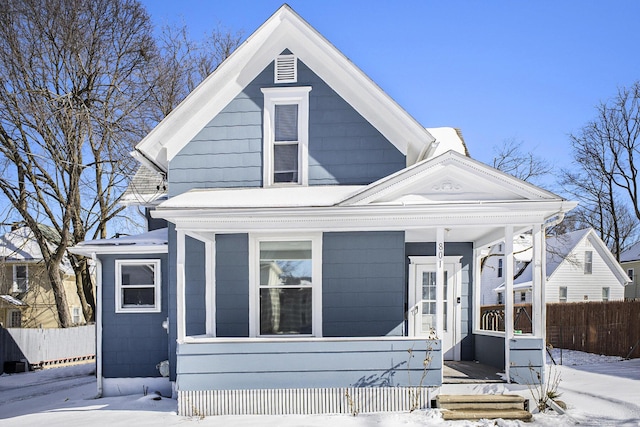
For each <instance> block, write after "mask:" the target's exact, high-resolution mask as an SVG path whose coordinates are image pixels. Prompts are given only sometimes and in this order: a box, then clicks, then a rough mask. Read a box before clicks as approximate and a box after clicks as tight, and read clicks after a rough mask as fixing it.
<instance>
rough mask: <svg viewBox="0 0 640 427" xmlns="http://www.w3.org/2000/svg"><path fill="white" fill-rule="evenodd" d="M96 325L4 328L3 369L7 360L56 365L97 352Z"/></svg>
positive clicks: (0, 340)
mask: <svg viewBox="0 0 640 427" xmlns="http://www.w3.org/2000/svg"><path fill="white" fill-rule="evenodd" d="M95 330H96V329H95V325H88V326H78V327H75V328H64V329H31V328H9V329H4V328H0V372H2V371H3V370H4V365H5V362H21V361H25V360H26V361H27V363H29V365H40V366H46V365H56V364H59V363H64V362H73V361H79V360H87V359H91V358H94V357H95V354H96V333H95Z"/></svg>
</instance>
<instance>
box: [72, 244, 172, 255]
mask: <svg viewBox="0 0 640 427" xmlns="http://www.w3.org/2000/svg"><path fill="white" fill-rule="evenodd" d="M68 250H69V252H71V253H74V254H78V255H84V256H86V257H91V255H92V254H100V255H120V254H123V255H124V254H126V255H133V254H136V255H152V254H166V253H169V247H168V245H115V244H114V245H81V246H74V247H72V248H69V249H68Z"/></svg>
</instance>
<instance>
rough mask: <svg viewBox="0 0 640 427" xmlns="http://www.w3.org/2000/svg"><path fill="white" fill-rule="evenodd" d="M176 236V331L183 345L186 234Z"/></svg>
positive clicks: (178, 233) (180, 232) (177, 232)
mask: <svg viewBox="0 0 640 427" xmlns="http://www.w3.org/2000/svg"><path fill="white" fill-rule="evenodd" d="M176 234H177V236H176V300H177V307H176V331H177V340H178V343H183V342H184V337H185V335H186V330H187V327H186V319H185V311H186V309H185V283H184V282H185V275H184V260H185V233H184V231H182V230H177V231H176Z"/></svg>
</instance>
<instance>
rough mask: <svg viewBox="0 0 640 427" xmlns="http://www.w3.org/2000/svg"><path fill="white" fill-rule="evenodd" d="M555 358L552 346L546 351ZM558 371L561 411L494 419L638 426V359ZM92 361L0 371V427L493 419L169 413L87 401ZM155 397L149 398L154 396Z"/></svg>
mask: <svg viewBox="0 0 640 427" xmlns="http://www.w3.org/2000/svg"><path fill="white" fill-rule="evenodd" d="M552 354H553V358H554V359H555V360H556V361H557V362H558V363H559V362H560V353H559V350H554V351H553V353H552ZM562 361H563V363H564V364H563V365H562V366H556V367H554V369H556V370H558V372H559V373H560V377H561V381H560V386H559V392H560V393H561V394H562V396H561V400H563V401H565V402H566V403H567V405H568V411H567V413H566V414H565V415H557V414H554V413H546V414H536V415H535V416H534V422H533V423H521V422H519V421H501V420H500V421H498V422H497V425H499V426H520V425H535V426H549V427H551V426H553V427H555V426H564V425H576V424H578V423H579V424H580V425H583V426H584V425H587V426H640V359H635V360H627V361H624V360H620V359H619V358H614V357H605V356H597V355H590V354H586V353H580V352H575V351H569V350H564V351H563V354H562ZM93 374H94V371H93V365H81V366H74V367H66V368H56V369H50V370H45V371H40V372H30V373H23V374H13V375H6V374H5V375H2V376H0V425H2V426H30V425H46V426H47V427H54V426H69V425H110V426H118V425H122V426H129V425H136V426H158V425H162V426H174V425H175V426H178V425H180V426H182V425H202V426H258V425H259V426H267V427H270V426H279V427H280V426H284V427H293V426H307V427H316V426H317V427H320V426H327V425H331V426H332V427H365V426H367V427H369V426H407V427H411V426H459V427H462V426H489V425H494V423H493V421H484V420H483V421H479V422H471V421H456V422H446V421H443V420H442V418H441V417H440V414H439V412H438V411H437V410H426V411H416V412H414V413H411V414H408V413H395V414H360V415H358V416H356V417H352V416H348V415H309V416H297V415H296V416H294V415H291V416H233V417H231V416H224V417H206V418H204V419H199V418H185V417H178V416H177V415H176V413H175V411H176V402H175V400H172V399H168V398H161V399H160V400H154V397H156V396H154V395H148V396H144V395H143V393H142V390H141V391H140V395H137V396H124V397H110V398H102V399H95V398H94V397H95V393H96V381H95V378H94V376H93ZM451 387H452V389H451V390H449V391H454V392H460V393H480V392H487V393H503V392H504V393H507V392H508V393H517V394H521V395H523V396H526V397H529V398H531V395H530V391H529V390H528V389H527V387H526V386H519V385H512V384H466V385H455V386H451ZM156 398H157V397H156Z"/></svg>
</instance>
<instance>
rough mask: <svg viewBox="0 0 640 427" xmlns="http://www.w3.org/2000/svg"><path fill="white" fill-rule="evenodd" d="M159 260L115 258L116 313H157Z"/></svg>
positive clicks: (158, 307) (159, 308)
mask: <svg viewBox="0 0 640 427" xmlns="http://www.w3.org/2000/svg"><path fill="white" fill-rule="evenodd" d="M160 277H161V276H160V260H159V259H136V260H116V295H115V297H116V313H158V312H160V311H161V307H160V301H161V299H160Z"/></svg>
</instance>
